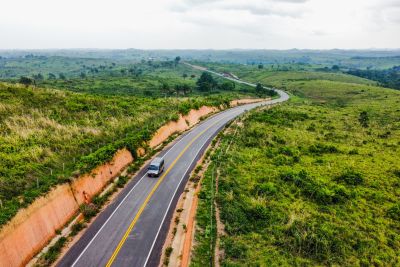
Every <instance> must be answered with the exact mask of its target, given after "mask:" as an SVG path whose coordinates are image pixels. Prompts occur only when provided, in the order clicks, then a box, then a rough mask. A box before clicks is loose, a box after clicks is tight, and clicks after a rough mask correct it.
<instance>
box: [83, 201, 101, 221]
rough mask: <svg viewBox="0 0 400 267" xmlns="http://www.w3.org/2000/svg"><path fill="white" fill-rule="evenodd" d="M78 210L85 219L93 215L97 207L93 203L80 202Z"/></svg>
mask: <svg viewBox="0 0 400 267" xmlns="http://www.w3.org/2000/svg"><path fill="white" fill-rule="evenodd" d="M80 210H81V212H82V214H83V217H85V219H86V220H89V219H90V218H92V217H94V216H95V215H96V214H97V212H98V208H97V207H96V205H94V204H82V205H81V207H80Z"/></svg>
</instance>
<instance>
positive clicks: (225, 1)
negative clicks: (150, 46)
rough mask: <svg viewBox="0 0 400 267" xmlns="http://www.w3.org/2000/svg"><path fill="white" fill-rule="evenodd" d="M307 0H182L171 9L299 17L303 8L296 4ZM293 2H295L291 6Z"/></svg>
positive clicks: (183, 11)
mask: <svg viewBox="0 0 400 267" xmlns="http://www.w3.org/2000/svg"><path fill="white" fill-rule="evenodd" d="M308 1H309V0H264V1H259V0H247V1H244V0H184V1H183V2H178V3H175V4H174V5H172V6H171V11H174V12H178V13H186V12H191V11H193V12H194V11H196V12H201V11H202V10H203V11H204V10H207V11H210V10H219V11H221V12H224V11H243V12H247V13H249V14H251V15H254V16H279V17H292V18H296V17H300V16H302V15H303V14H304V13H305V9H304V8H302V7H301V6H299V5H297V4H300V3H306V2H308ZM293 4H296V5H295V6H293Z"/></svg>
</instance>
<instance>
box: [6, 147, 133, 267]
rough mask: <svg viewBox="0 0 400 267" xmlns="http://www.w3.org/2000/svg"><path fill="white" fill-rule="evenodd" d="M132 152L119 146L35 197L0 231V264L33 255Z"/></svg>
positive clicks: (19, 263)
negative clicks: (88, 169) (67, 180)
mask: <svg viewBox="0 0 400 267" xmlns="http://www.w3.org/2000/svg"><path fill="white" fill-rule="evenodd" d="M132 161H133V157H132V154H131V153H130V152H129V151H128V150H126V149H122V150H120V151H118V152H117V153H116V154H115V156H114V157H113V159H112V161H111V162H109V163H106V164H104V165H102V166H99V167H97V168H96V169H95V170H93V171H92V172H91V173H90V174H86V175H83V176H81V177H79V178H77V179H75V180H74V181H73V182H72V183H71V184H63V185H58V186H56V187H55V188H54V189H53V190H51V191H50V192H49V193H48V194H47V195H46V196H44V197H40V198H38V199H37V200H35V201H34V202H33V203H32V204H31V205H29V207H27V208H26V209H22V210H20V211H19V212H18V213H17V215H16V216H15V217H14V218H13V219H12V220H11V221H10V223H8V224H7V225H6V226H4V227H3V228H2V229H1V231H0V266H10V267H11V266H23V265H25V264H26V263H28V262H29V260H30V259H31V258H32V257H33V256H35V254H36V253H38V252H39V251H40V250H41V249H42V248H43V247H44V246H45V245H46V244H47V243H48V242H49V241H50V240H51V239H52V238H53V237H55V235H56V230H57V229H60V228H62V227H63V226H64V225H65V224H66V223H67V222H68V221H69V220H70V219H71V218H72V217H73V216H74V215H75V214H76V213H77V212H78V210H79V206H80V205H81V204H82V203H84V202H87V201H90V199H91V198H92V197H93V196H94V195H96V194H97V193H99V192H100V191H101V189H103V187H104V186H105V185H106V184H107V183H108V182H109V181H110V180H111V179H112V178H113V177H115V176H116V175H117V174H118V173H119V172H120V171H121V170H122V169H123V168H124V167H125V166H127V165H128V164H130V163H131V162H132Z"/></svg>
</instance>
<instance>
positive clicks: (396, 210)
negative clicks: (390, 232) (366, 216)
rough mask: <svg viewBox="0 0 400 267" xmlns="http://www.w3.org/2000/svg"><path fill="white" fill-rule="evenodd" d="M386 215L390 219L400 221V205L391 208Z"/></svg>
mask: <svg viewBox="0 0 400 267" xmlns="http://www.w3.org/2000/svg"><path fill="white" fill-rule="evenodd" d="M386 214H387V216H388V217H389V218H391V219H393V220H396V221H400V203H397V204H395V205H393V206H392V207H391V208H389V209H388V211H387V213H386Z"/></svg>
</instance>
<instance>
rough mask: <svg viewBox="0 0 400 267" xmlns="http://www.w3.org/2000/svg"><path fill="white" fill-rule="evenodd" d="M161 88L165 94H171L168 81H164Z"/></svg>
mask: <svg viewBox="0 0 400 267" xmlns="http://www.w3.org/2000/svg"><path fill="white" fill-rule="evenodd" d="M160 89H161V92H162V93H163V94H164V95H165V96H167V95H170V94H171V87H170V86H169V85H168V84H167V83H163V84H162V85H161V88H160Z"/></svg>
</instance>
